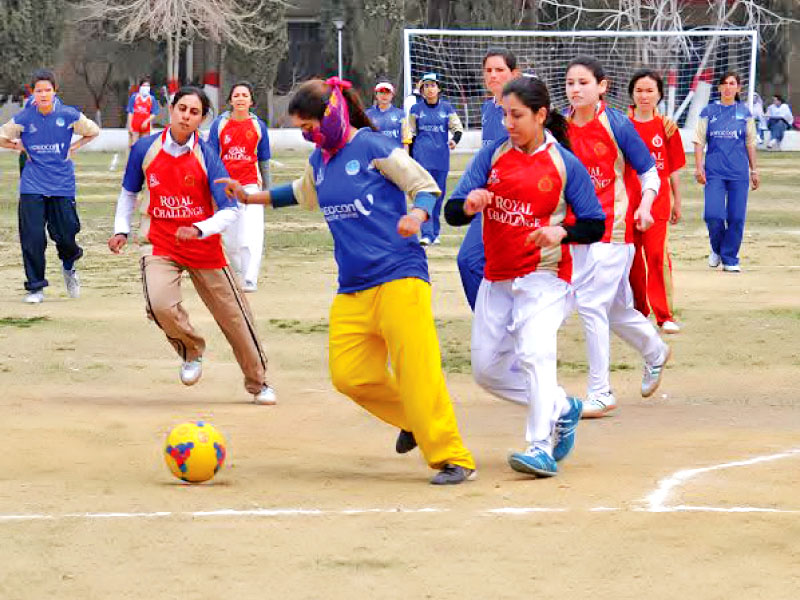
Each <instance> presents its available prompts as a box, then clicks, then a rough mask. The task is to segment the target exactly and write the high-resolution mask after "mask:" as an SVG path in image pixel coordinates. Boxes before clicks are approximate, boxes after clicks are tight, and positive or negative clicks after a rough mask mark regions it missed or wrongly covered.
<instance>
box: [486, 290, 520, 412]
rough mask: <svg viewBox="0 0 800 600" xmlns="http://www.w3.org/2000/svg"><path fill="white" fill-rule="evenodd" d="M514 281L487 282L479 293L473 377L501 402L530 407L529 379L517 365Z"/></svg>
mask: <svg viewBox="0 0 800 600" xmlns="http://www.w3.org/2000/svg"><path fill="white" fill-rule="evenodd" d="M512 286H513V283H512V282H511V281H488V280H486V279H484V280H483V281H482V283H481V286H480V289H479V290H478V298H477V303H476V305H475V317H474V318H473V319H472V342H471V354H472V376H473V377H474V378H475V382H476V383H477V384H478V385H480V386H481V387H482V388H484V389H485V390H486V391H488V392H489V393H490V394H494V395H495V396H497V397H498V398H502V399H503V400H509V401H511V402H516V403H517V404H528V401H529V393H530V389H529V385H528V384H529V382H528V377H527V375H526V374H525V371H523V370H522V369H521V368H519V366H518V364H517V353H516V348H515V345H514V337H513V336H512V335H511V334H510V333H509V327H510V326H511V325H512V323H513V316H512V312H513V308H514V295H513V293H512Z"/></svg>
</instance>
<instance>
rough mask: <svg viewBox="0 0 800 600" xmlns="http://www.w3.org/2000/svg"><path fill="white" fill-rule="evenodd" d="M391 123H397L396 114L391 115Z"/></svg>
mask: <svg viewBox="0 0 800 600" xmlns="http://www.w3.org/2000/svg"><path fill="white" fill-rule="evenodd" d="M392 123H397V116H396V115H392Z"/></svg>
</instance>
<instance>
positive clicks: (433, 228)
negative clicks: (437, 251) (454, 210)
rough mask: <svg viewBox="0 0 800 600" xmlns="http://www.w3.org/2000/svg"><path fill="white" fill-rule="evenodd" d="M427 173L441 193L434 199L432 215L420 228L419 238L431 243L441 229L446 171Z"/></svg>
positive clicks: (445, 190)
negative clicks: (426, 239) (424, 238)
mask: <svg viewBox="0 0 800 600" xmlns="http://www.w3.org/2000/svg"><path fill="white" fill-rule="evenodd" d="M428 173H430V174H431V176H432V177H433V179H434V180H435V181H436V185H438V186H439V189H440V190H441V191H442V193H441V195H440V196H439V197H438V198H437V199H436V206H434V207H433V213H432V214H430V215H428V217H429V218H428V220H427V221H425V222H424V223H423V224H422V227H421V229H422V231H421V233H420V237H426V238H428V239H429V240H430V241H431V242H432V241H434V240H435V239H436V238H438V237H439V232H440V231H441V229H442V223H441V216H442V204H443V203H444V195H445V194H446V193H447V173H448V171H436V170H434V171H430V170H429V171H428Z"/></svg>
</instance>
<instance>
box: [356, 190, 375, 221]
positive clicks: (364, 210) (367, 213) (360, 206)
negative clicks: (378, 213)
mask: <svg viewBox="0 0 800 600" xmlns="http://www.w3.org/2000/svg"><path fill="white" fill-rule="evenodd" d="M367 202H368V203H369V209H367V208H366V207H365V206H364V205H363V204H362V202H361V200H359V199H358V198H356V199H355V200H353V205H354V206H355V207H356V210H357V211H358V212H360V213H361V214H362V215H364V216H365V217H368V216H370V214H372V205H373V204H375V199H374V198H373V197H372V194H367Z"/></svg>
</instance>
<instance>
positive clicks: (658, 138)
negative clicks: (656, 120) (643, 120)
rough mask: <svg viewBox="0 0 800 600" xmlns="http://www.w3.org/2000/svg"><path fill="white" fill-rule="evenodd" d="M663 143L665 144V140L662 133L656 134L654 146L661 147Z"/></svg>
mask: <svg viewBox="0 0 800 600" xmlns="http://www.w3.org/2000/svg"><path fill="white" fill-rule="evenodd" d="M663 145H664V140H663V139H662V137H661V136H660V135H658V134H656V135H655V136H653V147H654V148H661V146H663Z"/></svg>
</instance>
